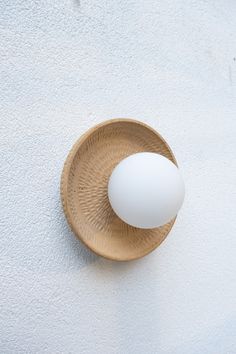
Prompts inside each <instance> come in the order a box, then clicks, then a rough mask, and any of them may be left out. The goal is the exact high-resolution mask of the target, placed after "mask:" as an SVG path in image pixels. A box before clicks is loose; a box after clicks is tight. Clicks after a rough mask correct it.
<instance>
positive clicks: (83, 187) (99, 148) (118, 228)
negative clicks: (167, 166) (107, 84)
mask: <svg viewBox="0 0 236 354" xmlns="http://www.w3.org/2000/svg"><path fill="white" fill-rule="evenodd" d="M143 151H149V152H155V153H159V154H161V155H163V156H165V157H167V158H168V159H169V160H171V161H172V162H174V163H175V164H177V163H176V160H175V157H174V155H173V153H172V151H171V149H170V148H169V146H168V145H167V143H166V142H165V141H164V139H163V138H162V137H161V136H160V135H159V134H158V133H157V132H156V131H155V130H153V129H152V128H150V127H149V126H147V125H146V124H144V123H141V122H139V121H135V120H131V119H113V120H108V121H105V122H103V123H101V124H99V125H97V126H95V127H94V128H92V129H90V130H88V131H87V132H86V133H85V134H84V135H83V136H82V137H81V138H80V139H79V140H78V141H77V142H76V143H75V145H74V146H73V148H72V149H71V151H70V153H69V155H68V157H67V159H66V161H65V165H64V168H63V172H62V177H61V199H62V204H63V209H64V212H65V215H66V218H67V221H68V223H69V225H70V227H71V229H72V230H73V232H74V233H75V235H76V236H77V237H78V238H79V239H80V240H81V241H83V242H84V243H85V244H86V245H87V246H88V247H89V248H90V249H91V250H93V251H94V252H95V253H97V254H98V255H100V256H103V257H105V258H108V259H112V260H116V261H128V260H133V259H137V258H140V257H142V256H145V255H146V254H148V253H149V252H151V251H152V250H154V249H155V248H156V247H157V246H159V245H160V243H161V242H162V241H163V240H164V239H165V238H166V236H167V235H168V233H169V231H170V230H171V228H172V226H173V224H174V221H175V220H172V221H171V222H169V223H168V224H166V225H164V226H161V227H158V228H155V229H138V228H135V227H132V226H129V225H127V224H126V223H124V222H123V221H122V220H121V219H120V218H119V217H118V216H117V215H116V214H115V213H114V211H113V209H112V208H111V205H110V203H109V200H108V196H107V185H108V180H109V177H110V175H111V173H112V171H113V169H114V167H115V166H116V165H117V164H118V163H119V162H120V161H121V160H122V159H124V158H125V157H127V156H129V155H131V154H134V153H137V152H143Z"/></svg>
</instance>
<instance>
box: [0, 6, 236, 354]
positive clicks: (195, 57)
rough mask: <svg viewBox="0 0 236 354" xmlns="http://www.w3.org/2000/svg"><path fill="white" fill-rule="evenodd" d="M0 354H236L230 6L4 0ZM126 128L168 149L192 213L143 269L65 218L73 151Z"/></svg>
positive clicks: (234, 83) (235, 124)
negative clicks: (102, 253)
mask: <svg viewBox="0 0 236 354" xmlns="http://www.w3.org/2000/svg"><path fill="white" fill-rule="evenodd" d="M0 31H1V39H0V43H1V44H0V45H1V47H0V50H1V62H0V71H1V84H0V85H1V92H0V102H1V108H0V120H1V122H0V129H1V139H0V161H1V164H0V166H1V167H0V171H1V172H0V189H1V193H0V198H1V202H0V279H1V282H0V286H1V291H0V353H1V354H10V353H12V354H18V353H27V354H28V353H30V354H31V353H32V354H34V353H40V354H41V353H48V354H57V353H60V354H61V353H62V354H69V353H71V354H94V353H96V354H103V353H105V354H113V353H119V354H235V353H236V338H235V333H236V271H235V269H236V222H235V220H236V217H235V216H236V215H235V205H236V186H235V183H236V162H235V153H236V138H235V136H236V3H235V1H233V0H227V1H226V0H209V1H203V0H201V1H199V0H195V1H194V0H190V1H189V0H181V1H180V0H176V1H164V0H163V1H157V0H145V1H144V0H143V1H140V0H135V1H134V0H127V1H125V0H124V1H121V0H111V1H107V0H100V1H92V0H80V1H79V0H57V1H54V0H44V1H36V0H35V1H33V0H31V1H30V0H28V1H26V0H12V1H7V0H2V1H1V3H0ZM112 117H134V118H137V119H140V120H143V121H144V122H146V123H148V124H150V125H152V126H153V127H154V128H156V129H158V131H159V132H160V133H162V134H163V136H164V137H165V138H166V139H167V141H168V142H169V144H170V145H171V147H172V148H173V150H174V152H175V154H176V157H177V159H178V161H179V164H180V166H181V168H182V171H183V174H184V177H185V181H186V188H187V194H186V200H185V204H184V207H183V209H182V211H181V213H180V215H179V218H178V220H177V222H176V225H175V227H174V228H173V230H172V232H171V234H170V235H169V237H168V238H167V239H166V241H165V242H164V243H163V244H162V245H161V247H160V248H159V249H157V250H156V251H154V252H153V253H152V254H151V255H149V256H147V257H146V258H143V259H142V260H139V261H134V262H131V263H123V264H117V263H113V262H109V261H106V260H104V259H101V258H98V257H96V256H95V255H93V254H92V253H90V252H89V251H88V250H87V249H85V247H84V246H82V245H81V243H80V242H79V241H77V240H76V239H75V238H74V236H73V235H72V233H71V232H70V231H69V229H68V227H67V224H66V221H65V219H64V216H63V213H62V210H61V205H60V198H59V181H60V173H61V169H62V165H63V161H64V159H65V157H66V155H67V153H68V150H69V149H70V147H71V145H72V144H73V143H74V141H75V140H76V139H77V138H78V137H79V136H80V135H81V134H82V133H83V132H85V131H86V129H87V128H89V127H91V126H92V125H94V124H95V123H97V122H101V121H102V120H104V119H109V118H112Z"/></svg>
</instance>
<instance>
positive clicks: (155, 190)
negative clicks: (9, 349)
mask: <svg viewBox="0 0 236 354" xmlns="http://www.w3.org/2000/svg"><path fill="white" fill-rule="evenodd" d="M108 197H109V201H110V203H111V206H112V208H113V210H114V212H115V213H116V214H117V215H118V216H119V217H120V218H121V219H122V220H123V221H124V222H126V223H127V224H129V225H132V226H135V227H138V228H144V229H150V228H155V227H159V226H161V225H164V224H166V223H167V222H169V221H170V220H172V219H173V218H174V217H175V216H176V214H177V212H178V211H179V209H180V207H181V205H182V203H183V199H184V182H183V178H182V176H181V174H180V172H179V169H178V168H177V167H176V165H175V164H174V163H173V162H171V161H170V160H168V159H167V158H166V157H164V156H162V155H159V154H156V153H151V152H141V153H137V154H133V155H130V156H128V157H127V158H125V159H124V160H122V161H121V162H120V163H119V164H118V165H117V166H116V167H115V169H114V170H113V172H112V174H111V176H110V179H109V183H108Z"/></svg>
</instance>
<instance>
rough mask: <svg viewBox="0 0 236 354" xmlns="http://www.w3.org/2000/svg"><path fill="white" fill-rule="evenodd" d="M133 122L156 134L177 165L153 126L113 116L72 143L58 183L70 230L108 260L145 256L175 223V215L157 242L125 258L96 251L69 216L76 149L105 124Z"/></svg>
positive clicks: (156, 245)
mask: <svg viewBox="0 0 236 354" xmlns="http://www.w3.org/2000/svg"><path fill="white" fill-rule="evenodd" d="M122 122H124V123H126V122H127V123H134V124H136V125H140V126H141V127H144V128H146V129H148V130H150V131H152V132H153V133H154V134H155V135H157V136H158V137H159V138H160V139H161V140H162V141H163V143H164V144H165V146H166V148H167V149H168V151H169V152H170V154H171V157H172V159H173V162H174V163H175V164H176V166H178V164H177V161H176V158H175V156H174V153H173V152H172V150H171V148H170V146H169V145H168V143H167V142H166V141H165V139H164V138H163V137H162V135H161V134H159V133H158V132H157V131H156V130H155V129H154V128H152V127H150V126H149V125H148V124H146V123H143V122H140V121H138V120H135V119H131V118H114V119H109V120H106V121H103V122H101V123H99V124H97V125H95V126H93V127H91V128H89V129H88V130H87V131H86V132H85V133H84V134H82V135H81V137H80V138H79V139H78V140H77V141H76V142H75V143H74V145H73V146H72V148H71V150H70V151H69V154H68V155H67V158H66V160H65V162H64V166H63V169H62V174H61V183H60V195H61V202H62V207H63V211H64V213H65V216H66V219H67V222H68V224H69V226H70V228H71V230H72V232H73V233H74V234H75V236H76V237H77V238H78V239H79V240H80V241H81V242H82V243H83V244H84V245H85V246H86V247H88V248H89V249H91V250H92V251H93V252H94V253H95V254H97V255H98V256H101V257H103V258H106V259H108V260H111V261H119V262H127V261H132V260H136V259H140V258H143V257H144V256H146V255H147V254H149V253H151V252H152V251H154V250H155V249H156V248H157V247H159V246H160V245H161V244H162V242H163V241H164V240H165V239H166V237H167V235H168V234H169V232H170V231H171V229H172V227H173V225H174V223H175V220H176V217H177V216H176V217H175V218H174V219H173V220H172V221H170V222H169V223H168V224H169V231H168V233H167V234H166V235H165V237H164V238H162V239H161V240H160V242H159V243H157V244H155V245H154V246H151V247H150V248H149V249H148V250H146V251H145V252H142V253H141V254H140V255H138V256H137V255H135V256H134V257H128V258H127V259H126V258H119V257H115V256H110V255H107V254H106V253H103V252H101V251H100V252H98V251H97V250H96V248H94V247H93V246H92V245H90V244H88V243H87V242H86V240H85V239H84V238H83V237H82V236H81V235H80V233H79V232H78V230H77V229H76V227H75V225H74V222H73V217H72V216H71V214H70V211H69V208H68V205H67V186H68V177H69V171H70V168H71V164H72V162H73V159H74V157H75V155H76V153H77V151H78V149H79V148H80V147H81V145H82V144H83V143H84V142H85V141H86V139H87V138H88V137H89V136H90V135H91V134H93V133H94V132H95V131H96V130H98V129H100V128H102V127H104V126H107V125H110V124H114V123H122Z"/></svg>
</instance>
